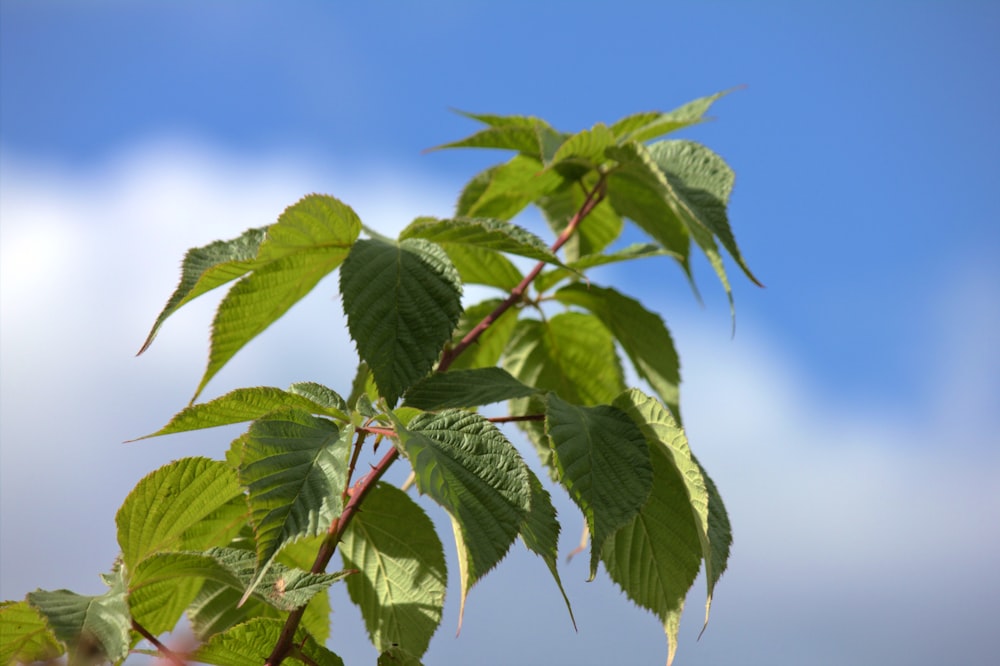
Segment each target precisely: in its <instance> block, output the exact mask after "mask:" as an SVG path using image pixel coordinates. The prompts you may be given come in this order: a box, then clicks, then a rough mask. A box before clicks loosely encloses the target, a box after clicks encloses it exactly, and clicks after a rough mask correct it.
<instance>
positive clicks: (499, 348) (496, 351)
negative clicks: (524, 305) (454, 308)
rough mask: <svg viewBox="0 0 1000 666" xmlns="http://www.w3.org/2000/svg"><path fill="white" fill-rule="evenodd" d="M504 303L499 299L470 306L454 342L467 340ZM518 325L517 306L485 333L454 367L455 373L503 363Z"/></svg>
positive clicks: (463, 316)
mask: <svg viewBox="0 0 1000 666" xmlns="http://www.w3.org/2000/svg"><path fill="white" fill-rule="evenodd" d="M500 303H501V301H500V299H498V298H495V299H490V300H486V301H483V302H481V303H476V304H475V305H470V306H469V307H467V308H466V309H465V311H464V312H463V313H462V317H461V319H459V320H458V327H457V328H456V329H455V334H454V335H453V336H452V341H453V342H455V343H457V342H459V341H460V340H462V338H464V337H465V336H466V335H468V333H469V332H470V331H472V329H473V328H475V327H476V326H477V325H478V324H479V322H481V321H483V319H485V318H486V317H487V316H489V315H491V314H492V313H493V312H495V311H496V309H497V307H498V306H499V305H500ZM515 326H517V307H512V308H509V309H508V310H506V311H505V312H504V313H503V314H502V315H500V317H499V318H497V319H496V320H494V321H493V323H491V324H490V326H489V328H487V329H486V330H485V331H483V333H482V334H481V335H480V336H479V337H478V338H476V343H475V344H473V345H471V346H469V347H467V348H466V349H465V351H464V352H463V353H462V354H460V355H459V356H457V357H455V360H454V361H453V362H452V364H451V370H452V371H454V370H463V369H472V368H492V367H493V366H495V365H496V364H497V362H498V361H499V360H500V355H501V354H503V350H504V348H506V346H507V343H508V341H509V340H510V336H511V333H513V331H514V327H515Z"/></svg>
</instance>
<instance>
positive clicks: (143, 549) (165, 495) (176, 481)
mask: <svg viewBox="0 0 1000 666" xmlns="http://www.w3.org/2000/svg"><path fill="white" fill-rule="evenodd" d="M246 513H247V509H246V504H245V503H244V501H243V493H242V491H241V489H240V487H239V482H238V481H237V478H236V472H235V471H234V470H233V469H232V468H231V467H229V466H228V465H227V464H226V463H224V462H219V461H215V460H209V459H208V458H182V459H180V460H176V461H174V462H172V463H169V464H168V465H164V466H163V467H161V468H160V469H158V470H156V471H155V472H152V473H151V474H149V475H147V476H146V477H145V478H143V479H142V480H141V481H139V483H138V484H136V486H135V488H134V489H133V490H132V492H131V493H129V495H128V497H127V498H126V499H125V502H124V503H123V504H122V506H121V508H120V509H119V510H118V514H117V516H116V517H115V522H116V524H117V525H118V545H119V547H120V548H121V550H122V560H123V561H124V562H125V566H126V567H127V568H128V570H129V571H132V570H134V569H135V567H136V566H137V565H138V564H139V562H140V561H141V560H142V559H143V558H145V557H146V556H148V555H150V554H152V553H156V552H163V551H175V550H204V549H205V548H208V547H210V546H213V545H222V544H225V543H228V542H229V540H230V539H231V538H232V537H233V536H235V535H236V533H237V532H238V531H239V529H240V526H241V525H243V524H245V522H246Z"/></svg>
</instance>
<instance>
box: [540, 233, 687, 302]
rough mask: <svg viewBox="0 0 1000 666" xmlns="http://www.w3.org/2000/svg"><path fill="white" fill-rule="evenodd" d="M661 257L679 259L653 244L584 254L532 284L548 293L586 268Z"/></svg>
mask: <svg viewBox="0 0 1000 666" xmlns="http://www.w3.org/2000/svg"><path fill="white" fill-rule="evenodd" d="M662 256H667V257H672V258H674V259H677V260H678V261H679V260H680V259H681V257H680V256H678V255H677V254H675V253H673V252H671V251H670V250H666V249H664V248H662V247H660V246H659V245H655V244H653V243H635V244H633V245H629V246H628V247H623V248H622V249H620V250H615V251H614V252H609V253H607V254H604V253H602V254H585V255H583V256H582V257H580V258H579V259H577V260H576V261H571V262H569V263H567V264H566V268H554V269H552V270H549V271H545V272H543V273H542V274H540V275H539V276H538V277H537V278H535V281H534V282H533V283H532V284H533V286H534V287H535V290H536V291H538V293H542V292H545V291H548V290H549V289H551V288H552V287H553V286H555V285H556V284H558V283H559V282H561V281H562V280H565V279H566V278H579V277H580V275H582V274H583V273H584V272H585V271H586V270H587V269H588V268H595V267H597V266H605V265H607V264H615V263H618V262H622V261H631V260H633V259H645V258H646V257H662ZM567 269H570V270H567Z"/></svg>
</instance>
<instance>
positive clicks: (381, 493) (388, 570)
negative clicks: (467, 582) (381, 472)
mask: <svg viewBox="0 0 1000 666" xmlns="http://www.w3.org/2000/svg"><path fill="white" fill-rule="evenodd" d="M339 548H340V553H341V555H342V556H343V558H344V567H345V568H346V569H357V570H358V571H359V573H357V574H354V575H352V576H349V577H348V578H347V590H348V592H349V593H350V595H351V600H352V601H353V602H354V603H355V604H357V606H358V607H359V608H360V609H361V615H362V616H363V617H364V620H365V627H366V628H367V629H368V637H369V638H370V639H371V642H372V645H374V646H375V648H376V649H378V651H379V652H383V651H385V650H388V649H389V648H391V647H393V646H397V647H401V648H403V649H405V650H406V651H407V652H409V653H411V654H413V655H415V656H418V657H419V656H420V655H423V654H424V652H426V651H427V646H428V645H429V643H430V639H431V636H433V635H434V632H435V631H437V628H438V626H439V625H440V624H441V614H442V612H443V609H444V595H445V590H446V588H447V583H448V575H447V570H446V567H445V559H444V549H443V548H442V546H441V542H440V540H439V539H438V536H437V532H436V531H435V530H434V524H433V523H432V522H431V520H430V518H428V517H427V514H425V513H424V511H423V509H421V508H420V507H419V506H418V505H417V504H416V503H415V502H414V501H413V500H411V499H410V497H409V495H407V494H406V493H404V492H403V491H401V490H399V489H398V488H395V487H393V486H391V485H388V484H382V483H380V484H379V485H377V486H376V487H375V488H374V489H373V490H372V491H371V492H370V493H369V494H368V495H367V496H366V497H365V501H364V510H363V511H360V512H359V513H357V514H356V515H355V516H354V520H352V521H351V523H350V524H349V526H348V528H347V530H346V531H345V532H344V535H343V537H342V538H341V541H340V546H339Z"/></svg>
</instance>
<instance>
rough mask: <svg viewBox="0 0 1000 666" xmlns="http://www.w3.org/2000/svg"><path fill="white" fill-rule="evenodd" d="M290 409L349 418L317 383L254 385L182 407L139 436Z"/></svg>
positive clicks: (339, 402)
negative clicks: (157, 428) (161, 425)
mask: <svg viewBox="0 0 1000 666" xmlns="http://www.w3.org/2000/svg"><path fill="white" fill-rule="evenodd" d="M292 408H294V409H300V410H302V411H306V412H310V413H312V414H322V415H325V416H330V417H333V418H335V419H337V420H339V421H348V420H350V419H349V417H348V416H347V414H346V404H345V403H344V401H343V399H342V398H340V396H338V395H337V394H336V393H334V392H333V391H331V390H330V389H328V388H326V387H325V386H321V385H320V384H309V383H302V384H293V385H292V386H291V387H290V388H289V390H288V391H283V390H281V389H279V388H274V387H271V386H255V387H253V388H239V389H236V390H234V391H230V392H229V393H227V394H225V395H223V396H220V397H218V398H215V399H214V400H209V401H208V402H203V403H200V404H197V405H191V406H190V407H185V408H184V409H182V410H181V411H180V412H178V413H177V414H176V415H174V417H173V418H172V419H170V422H169V423H167V425H165V426H163V427H162V428H160V429H159V430H157V431H156V432H154V433H152V434H150V435H146V436H145V437H140V439H146V438H148V437H157V436H160V435H169V434H172V433H177V432H185V431H188V430H202V429H204V428H215V427H216V426H223V425H229V424H232V423H243V422H245V421H253V420H254V419H259V418H261V417H262V416H266V415H268V414H271V413H272V412H276V411H279V410H281V409H292Z"/></svg>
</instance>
